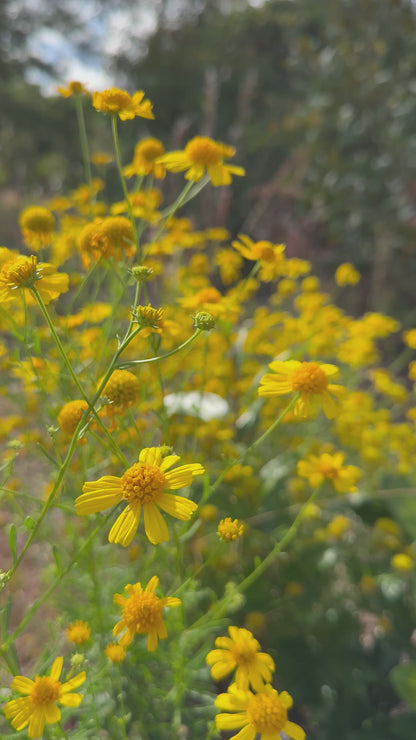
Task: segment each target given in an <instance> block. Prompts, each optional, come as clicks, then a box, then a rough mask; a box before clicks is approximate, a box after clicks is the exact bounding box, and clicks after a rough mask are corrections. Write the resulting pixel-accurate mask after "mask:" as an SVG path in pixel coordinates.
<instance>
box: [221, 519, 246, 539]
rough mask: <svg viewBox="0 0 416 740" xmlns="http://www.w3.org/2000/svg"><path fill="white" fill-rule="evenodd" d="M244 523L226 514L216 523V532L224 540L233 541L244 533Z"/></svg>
mask: <svg viewBox="0 0 416 740" xmlns="http://www.w3.org/2000/svg"><path fill="white" fill-rule="evenodd" d="M244 531H245V524H243V522H240V521H239V520H238V519H231V517H229V516H227V517H226V518H225V519H221V521H220V523H219V524H218V534H219V536H220V537H221V539H222V540H224V542H233V541H234V540H237V539H238V538H239V537H241V536H242V535H243V534H244Z"/></svg>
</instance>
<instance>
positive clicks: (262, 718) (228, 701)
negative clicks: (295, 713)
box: [215, 684, 305, 740]
mask: <svg viewBox="0 0 416 740" xmlns="http://www.w3.org/2000/svg"><path fill="white" fill-rule="evenodd" d="M215 705H216V706H217V707H218V708H219V709H224V710H225V713H221V714H217V716H216V718H215V724H216V727H217V729H218V730H236V729H238V728H240V727H241V728H242V729H241V730H240V731H239V732H238V733H237V734H236V735H232V737H230V740H255V738H256V737H258V738H259V740H280V738H281V735H280V733H281V732H282V731H283V732H285V733H286V735H288V736H289V737H290V738H292V740H304V738H305V733H304V731H303V730H302V728H301V727H299V725H296V724H295V723H294V722H289V720H288V718H287V710H288V709H290V708H291V707H292V706H293V699H292V697H291V696H290V694H288V693H287V691H282V692H281V693H280V694H279V693H278V692H277V691H276V690H275V689H273V688H272V687H271V686H270V685H269V684H268V685H267V686H265V687H264V689H263V690H262V691H261V692H260V693H257V694H253V693H252V692H251V691H241V690H240V689H238V688H237V685H236V684H232V685H231V686H230V687H229V689H228V692H227V693H226V694H220V695H219V696H217V698H216V700H215Z"/></svg>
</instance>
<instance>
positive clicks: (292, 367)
mask: <svg viewBox="0 0 416 740" xmlns="http://www.w3.org/2000/svg"><path fill="white" fill-rule="evenodd" d="M269 367H270V370H272V371H273V373H267V374H266V375H263V377H262V378H261V380H260V387H259V391H258V392H259V395H260V396H281V395H284V394H286V393H292V392H297V393H299V394H300V397H299V399H298V400H297V401H296V404H295V406H294V409H293V413H294V415H295V416H300V417H307V416H308V415H309V413H310V410H311V401H312V400H315V399H316V398H317V397H318V398H320V400H321V403H322V408H323V411H324V414H325V415H326V416H327V417H328V418H329V419H332V418H333V417H334V416H336V414H337V412H338V404H337V403H336V400H335V399H334V398H333V397H332V395H331V394H333V395H335V396H339V395H340V394H341V393H343V392H344V388H343V387H342V386H340V385H333V384H332V383H329V382H328V381H329V379H330V378H332V377H334V376H335V375H337V374H338V368H337V367H336V366H335V365H327V364H319V363H317V362H299V361H298V360H285V361H281V360H276V361H275V362H272V363H270V365H269Z"/></svg>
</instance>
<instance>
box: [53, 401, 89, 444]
mask: <svg viewBox="0 0 416 740" xmlns="http://www.w3.org/2000/svg"><path fill="white" fill-rule="evenodd" d="M87 408H88V404H87V402H86V401H82V400H75V401H68V403H66V404H65V405H64V406H62V408H61V410H60V412H59V414H58V424H59V426H60V427H61V429H62V431H63V432H64V433H65V434H66V435H67V436H69V437H72V435H73V433H74V432H75V429H76V428H77V426H78V424H79V422H80V421H81V419H82V417H83V415H84V413H85V411H86V410H87Z"/></svg>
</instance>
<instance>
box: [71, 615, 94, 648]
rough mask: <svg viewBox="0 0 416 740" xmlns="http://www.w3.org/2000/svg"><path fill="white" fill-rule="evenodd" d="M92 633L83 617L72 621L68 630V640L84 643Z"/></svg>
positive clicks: (78, 643)
mask: <svg viewBox="0 0 416 740" xmlns="http://www.w3.org/2000/svg"><path fill="white" fill-rule="evenodd" d="M90 634H91V629H90V626H89V624H88V622H83V621H82V620H81V619H76V620H75V622H71V624H69V625H68V627H67V630H66V636H67V638H68V640H70V641H71V642H73V643H75V645H83V644H84V642H87V640H89V637H90Z"/></svg>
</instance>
